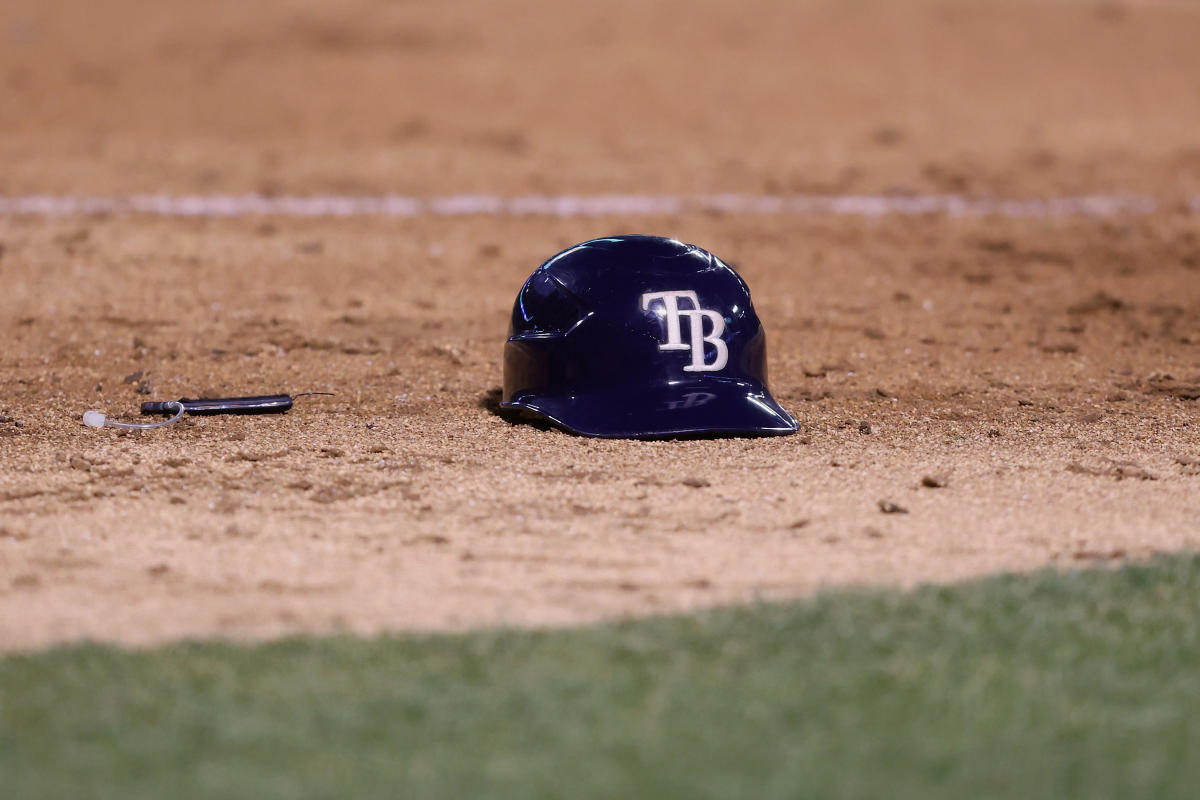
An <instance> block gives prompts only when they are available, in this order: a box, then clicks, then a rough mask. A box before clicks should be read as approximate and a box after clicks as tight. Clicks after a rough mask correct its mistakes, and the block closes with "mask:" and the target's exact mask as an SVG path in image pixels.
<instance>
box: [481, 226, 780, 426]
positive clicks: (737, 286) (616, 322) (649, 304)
mask: <svg viewBox="0 0 1200 800" xmlns="http://www.w3.org/2000/svg"><path fill="white" fill-rule="evenodd" d="M765 345H766V339H765V335H764V333H763V328H762V324H761V323H760V322H759V321H758V316H757V315H756V314H755V313H754V306H753V305H751V303H750V290H749V288H747V286H746V283H745V281H743V280H742V279H741V277H740V276H739V275H738V274H737V273H736V272H734V271H733V270H732V269H731V268H730V267H729V266H727V265H726V264H725V263H724V262H722V261H721V260H720V259H719V258H717V257H716V256H714V255H713V254H712V253H709V252H707V251H705V250H702V249H700V248H699V247H696V246H694V245H690V244H684V243H683V242H679V241H676V240H674V239H665V238H662V237H659V236H611V237H608V238H604V239H593V240H591V241H588V242H584V243H582V244H578V245H576V246H574V247H572V248H570V249H568V250H564V251H563V252H561V253H559V254H558V255H556V256H554V257H553V258H551V259H550V260H549V261H547V262H546V263H544V264H542V265H541V266H540V267H538V268H537V270H536V271H535V272H534V273H533V275H531V276H530V278H529V280H527V281H526V282H525V285H524V286H523V287H521V291H520V293H519V294H518V295H517V301H516V303H515V304H514V306H513V314H512V327H511V329H510V331H509V337H508V342H507V344H506V345H505V347H504V395H503V398H502V402H501V407H503V408H508V409H524V410H526V411H531V412H534V413H535V414H537V415H540V416H542V417H545V418H547V419H549V420H550V421H551V422H554V423H557V424H558V425H559V426H561V427H563V428H566V429H567V430H569V431H573V432H574V433H578V434H582V435H584V436H602V437H610V438H652V437H668V436H682V435H689V434H741V435H767V434H786V433H794V432H795V431H796V429H797V424H796V420H795V419H793V418H792V416H791V415H790V414H788V413H787V412H786V411H784V410H783V408H781V407H780V406H779V404H778V403H776V402H775V400H774V398H772V397H771V394H770V392H768V391H767V366H766V346H765Z"/></svg>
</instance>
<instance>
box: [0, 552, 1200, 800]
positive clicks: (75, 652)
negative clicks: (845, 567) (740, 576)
mask: <svg viewBox="0 0 1200 800" xmlns="http://www.w3.org/2000/svg"><path fill="white" fill-rule="evenodd" d="M1198 628H1200V557H1196V556H1181V557H1175V558H1170V559H1167V558H1163V559H1160V560H1157V561H1155V562H1153V563H1151V564H1148V565H1143V566H1129V567H1124V568H1121V569H1117V570H1111V571H1110V570H1091V571H1078V572H1070V573H1063V574H1059V573H1055V572H1052V571H1043V572H1039V573H1035V574H1033V575H1028V576H1000V577H995V578H990V579H985V580H980V581H976V582H972V583H967V584H962V585H958V586H951V587H925V588H919V589H917V590H914V591H911V592H903V593H902V592H894V591H879V590H871V591H867V590H859V591H838V592H830V593H827V594H823V595H820V596H818V597H816V598H813V599H809V600H804V601H800V602H796V603H792V604H787V605H758V606H755V607H749V608H738V609H718V610H713V611H709V612H705V613H701V614H697V615H690V616H671V617H659V618H652V619H646V620H641V621H631V622H621V623H612V624H607V625H602V626H598V627H592V628H585V629H576V630H560V631H540V632H539V631H498V632H484V633H471V634H465V635H453V636H445V635H443V636H405V637H397V638H382V639H375V640H363V639H355V638H349V637H346V638H325V639H293V640H287V641H280V642H276V643H272V644H265V645H254V646H240V645H236V644H228V643H224V644H223V643H203V644H178V645H173V646H168V647H163V648H160V649H155V650H149V651H140V652H139V651H122V650H118V649H114V648H109V647H101V646H94V645H84V646H75V647H67V648H60V649H56V650H51V651H46V652H41V653H38V654H33V655H14V656H8V657H6V658H5V659H3V660H2V661H0V776H2V780H0V783H2V784H3V786H4V787H5V789H4V792H3V795H4V796H5V797H8V798H51V797H72V798H80V797H96V798H124V799H128V798H139V797H167V796H170V797H177V798H188V797H215V796H219V797H255V798H270V797H288V798H295V797H344V796H354V797H460V798H461V797H572V798H580V797H689V798H703V797H754V798H771V797H823V798H840V797H846V798H850V797H890V798H938V797H946V798H951V797H953V798H961V797H966V796H973V797H976V798H981V797H999V796H1004V797H1023V798H1040V797H1045V798H1089V799H1090V800H1095V799H1096V798H1107V797H1112V798H1117V797H1121V798H1128V797H1154V798H1171V797H1179V798H1183V797H1194V796H1195V787H1196V786H1197V785H1200V758H1198V757H1197V756H1200V713H1198V712H1200V635H1198V634H1200V630H1198Z"/></svg>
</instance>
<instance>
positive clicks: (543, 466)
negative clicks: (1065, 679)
mask: <svg viewBox="0 0 1200 800" xmlns="http://www.w3.org/2000/svg"><path fill="white" fill-rule="evenodd" d="M1198 41H1200V6H1197V5H1195V4H1192V3H1184V2H1180V3H1172V2H1151V0H1146V1H1145V2H1134V1H1133V0H1131V1H1130V2H1124V3H1119V4H1118V3H1090V2H1067V1H1066V0H1060V1H1059V2H1045V3H1032V2H1029V3H1024V2H983V0H980V2H966V1H964V2H927V1H922V2H909V3H904V4H897V3H891V2H885V1H884V0H878V1H876V2H858V3H840V2H829V3H815V2H799V3H792V2H778V3H765V2H763V3H738V4H733V3H729V4H723V3H722V4H717V3H712V4H709V3H683V2H621V3H609V4H579V5H578V6H574V5H570V4H562V3H549V2H537V3H534V2H526V3H506V4H492V3H482V2H470V3H466V2H464V3H453V4H439V5H433V4H424V3H420V4H418V3H411V4H406V3H379V2H362V3H341V4H337V5H336V6H335V5H334V4H318V3H312V4H303V3H292V4H272V6H271V7H269V8H268V7H267V6H266V5H263V4H245V3H233V2H230V3H210V4H201V5H197V4H184V3H163V4H142V3H132V2H112V3H106V4H103V5H102V6H101V5H100V4H94V3H84V2H78V3H74V2H59V3H54V4H52V6H48V5H47V4H42V3H34V2H28V0H16V2H10V3H8V4H6V5H5V7H4V9H3V10H0V196H7V197H18V196H26V195H31V194H41V193H45V194H53V195H63V196H67V195H92V196H105V197H121V196H127V195H130V194H135V193H164V194H172V195H182V194H241V193H248V192H256V193H262V194H267V195H297V196H309V195H318V194H321V193H339V194H354V195H379V194H387V193H399V194H406V195H413V196H418V197H431V196H443V195H449V194H457V193H471V192H480V193H487V194H490V195H496V196H499V197H515V196H521V195H527V194H596V193H624V194H634V193H638V194H641V193H649V194H669V195H680V196H685V197H686V196H692V195H696V194H710V193H716V192H739V193H745V194H752V195H754V194H769V195H791V194H806V195H807V194H860V193H861V194H879V193H913V194H939V193H955V194H961V195H964V196H967V197H986V198H1014V199H1027V198H1034V197H1042V196H1061V195H1072V194H1083V193H1117V192H1132V193H1138V194H1142V195H1147V196H1152V197H1154V198H1156V199H1157V200H1158V205H1157V210H1155V211H1154V212H1152V213H1145V214H1118V215H1115V216H1109V217H1104V218H1100V217H1090V216H1082V215H1071V216H1066V217H1057V218H1039V217H1029V218H1023V219H1010V218H1000V217H982V218H955V217H948V216H943V215H932V216H921V217H902V216H883V217H878V218H875V217H862V216H834V215H750V214H713V213H709V214H703V213H689V214H678V215H663V216H636V217H633V216H631V217H621V216H607V217H563V218H559V217H551V216H539V215H529V216H495V215H482V214H478V215H466V216H460V217H434V216H418V217H415V218H411V219H394V218H387V217H381V216H354V217H345V218H333V217H321V218H312V219H302V218H295V217H254V216H248V217H237V218H162V217H152V216H147V215H136V214H126V215H108V216H102V215H93V216H67V217H56V218H47V217H43V216H34V215H8V216H0V335H2V336H3V342H4V346H3V348H2V349H0V466H2V470H0V649H8V650H12V649H27V648H34V647H39V646H43V645H46V644H50V643H54V642H62V641H70V640H75V639H78V638H81V637H87V638H94V639H100V640H109V641H119V642H125V643H135V644H145V643H153V642H159V641H164V640H171V639H175V638H180V637H207V636H230V637H248V638H259V637H266V636H276V635H282V634H287V633H296V632H312V631H331V630H350V631H356V632H373V631H381V630H405V629H457V628H464V627H471V626H480V625H495V624H519V625H527V624H567V623H575V622H581V621H588V620H595V619H600V618H604V617H608V616H612V615H622V614H642V613H649V612H658V611H666V610H677V609H686V608H692V607H697V606H704V605H711V604H716V603H724V602H730V601H745V600H750V599H753V598H758V597H766V598H775V597H785V596H794V595H797V594H803V593H806V592H811V591H813V590H815V589H817V588H819V587H821V586H823V585H833V584H847V583H870V584H875V583H883V584H892V585H910V584H913V583H916V582H921V581H948V580H953V579H957V578H962V577H966V576H971V575H977V574H981V573H986V572H991V571H996V570H1004V569H1027V568H1032V567H1036V566H1041V565H1044V564H1046V563H1058V564H1070V565H1077V564H1088V563H1114V562H1120V561H1123V560H1127V559H1138V558H1142V557H1145V556H1147V555H1149V554H1152V553H1155V552H1159V551H1175V550H1179V549H1187V548H1194V547H1196V546H1198V545H1200V215H1198V213H1197V212H1196V211H1195V210H1189V203H1192V202H1193V200H1192V198H1194V197H1196V196H1198V195H1200V140H1198V139H1197V134H1196V132H1197V131H1200V91H1198V90H1197V77H1198V76H1200V48H1198V47H1196V42H1198ZM612 233H655V234H662V235H670V236H675V237H678V238H680V239H683V240H685V241H689V242H693V243H695V244H698V245H700V246H702V247H705V248H707V249H709V250H712V251H713V252H714V253H716V254H717V255H719V256H721V257H722V258H724V259H725V260H727V261H729V262H731V263H733V264H734V265H735V266H736V267H737V268H738V269H739V271H740V272H741V274H742V275H743V277H745V278H746V280H747V281H748V283H749V285H750V287H751V290H752V292H753V294H754V299H755V304H756V308H757V310H758V314H759V316H760V317H761V318H762V320H763V322H764V325H765V327H766V329H767V334H768V353H769V358H770V369H771V376H770V377H771V388H772V390H773V393H774V394H775V396H776V398H777V399H778V400H779V401H780V402H781V403H782V404H783V405H784V406H785V407H786V408H788V409H789V410H790V411H791V412H792V413H793V414H794V415H795V416H796V418H797V419H798V420H799V421H800V423H801V426H802V430H801V432H800V433H799V434H797V435H795V436H790V437H783V438H771V439H719V440H707V441H706V440H689V441H667V442H628V441H597V440H588V439H583V438H578V437H574V436H570V435H567V434H564V433H561V432H558V431H555V430H547V429H544V428H540V427H536V426H531V425H526V424H514V423H513V422H511V421H509V420H506V419H503V418H501V417H499V416H497V415H496V414H495V413H494V408H495V403H496V399H497V394H498V388H499V386H500V380H501V374H500V354H501V349H502V344H503V340H504V334H505V330H506V327H507V320H508V315H509V313H510V311H511V306H512V301H513V298H514V297H515V295H516V292H517V289H518V288H519V287H520V285H521V283H522V282H523V281H524V279H525V278H526V277H527V276H528V274H529V273H530V272H531V271H532V270H533V269H534V268H535V267H536V266H537V265H538V264H539V263H540V262H541V261H542V260H544V259H545V258H546V257H548V256H550V255H552V254H553V253H555V252H556V251H558V250H560V249H561V248H563V247H566V246H569V245H570V244H572V243H575V242H577V241H580V240H583V239H587V238H591V237H594V236H598V235H605V234H612ZM284 391H286V392H292V393H299V392H307V391H314V392H334V393H336V396H334V397H323V396H314V397H306V398H303V399H301V400H300V401H298V403H297V407H296V408H295V409H294V410H293V411H291V412H290V413H288V414H287V415H286V416H282V417H210V418H190V419H187V420H185V421H184V422H182V423H180V424H178V425H176V426H174V427H172V428H168V429H165V430H159V431H151V432H146V433H138V434H122V433H119V432H117V431H114V430H111V429H104V430H101V431H96V430H91V429H86V428H84V427H82V425H81V424H80V416H81V415H82V413H83V412H84V411H85V410H87V409H90V408H98V409H100V410H102V411H104V412H106V413H108V414H109V415H110V416H113V417H118V418H125V417H128V416H129V415H130V414H132V413H133V412H134V411H135V410H136V408H137V406H138V404H139V403H140V402H142V401H143V400H147V399H161V400H168V399H174V398H178V397H181V396H197V395H211V394H215V395H240V394H262V393H274V392H284ZM885 506H886V507H887V508H889V509H891V510H892V511H893V512H894V513H885V512H884V511H883V510H881V508H882V507H885ZM897 507H898V508H897Z"/></svg>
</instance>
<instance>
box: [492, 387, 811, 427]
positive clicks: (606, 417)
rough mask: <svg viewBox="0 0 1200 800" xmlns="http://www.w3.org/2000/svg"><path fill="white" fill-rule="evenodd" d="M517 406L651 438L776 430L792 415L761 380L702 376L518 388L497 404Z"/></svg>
mask: <svg viewBox="0 0 1200 800" xmlns="http://www.w3.org/2000/svg"><path fill="white" fill-rule="evenodd" d="M500 406H501V408H508V409H523V410H525V411H531V412H533V413H535V414H537V415H539V416H542V417H545V418H546V419H548V420H549V421H550V422H553V423H555V424H557V425H558V426H560V427H562V428H565V429H566V430H568V431H571V432H572V433H577V434H579V435H581V436H594V437H600V438H606V439H655V438H667V437H675V436H782V435H786V434H789V433H795V432H796V431H797V430H798V429H799V424H798V423H797V422H796V420H795V419H794V418H793V417H792V415H791V414H789V413H788V412H787V411H785V410H784V409H783V407H782V406H780V405H779V404H778V403H776V402H775V399H774V398H773V397H771V395H770V393H769V392H767V391H766V389H764V388H763V387H761V386H757V385H754V384H751V383H747V382H744V381H734V380H723V379H716V378H707V379H704V380H700V381H695V382H690V381H689V382H677V383H674V384H671V385H667V386H656V387H644V388H639V389H637V390H630V389H627V388H625V389H613V390H609V391H606V392H602V393H597V392H589V393H588V394H587V396H586V397H571V396H566V397H551V396H538V395H533V394H523V395H520V396H517V397H513V398H512V399H510V400H508V401H506V402H503V403H501V404H500Z"/></svg>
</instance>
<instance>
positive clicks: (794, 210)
mask: <svg viewBox="0 0 1200 800" xmlns="http://www.w3.org/2000/svg"><path fill="white" fill-rule="evenodd" d="M1158 207H1159V204H1158V202H1157V201H1156V200H1155V198H1153V197H1146V196H1142V195H1130V194H1093V195H1078V196H1070V197H1049V198H1034V199H1022V200H1005V199H995V198H976V197H965V196H962V195H955V194H937V195H786V196H783V195H744V194H712V195H704V196H698V197H681V196H673V195H642V194H597V195H569V194H568V195H523V196H518V197H500V196H497V195H490V194H457V195H447V196H442V197H415V196H408V195H378V196H356V195H311V196H295V197H270V196H266V195H255V194H245V195H220V194H212V195H167V194H140V195H130V196H127V197H82V196H71V195H27V196H17V197H4V196H0V215H8V216H17V215H24V216H41V217H74V216H84V215H96V214H150V215H154V216H163V217H246V216H285V217H358V216H383V217H423V216H434V217H455V216H473V215H477V216H551V217H586V216H610V215H611V216H660V215H669V214H683V213H688V212H706V213H714V214H799V215H823V214H827V215H833V216H855V217H881V216H887V215H892V214H896V215H900V216H923V215H944V216H949V217H985V216H1000V217H1070V216H1085V217H1110V216H1116V215H1120V214H1135V215H1146V214H1152V213H1154V212H1155V211H1156V210H1157V209H1158ZM1190 209H1191V211H1192V212H1193V213H1198V214H1200V197H1195V198H1192V200H1191V201H1190Z"/></svg>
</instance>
